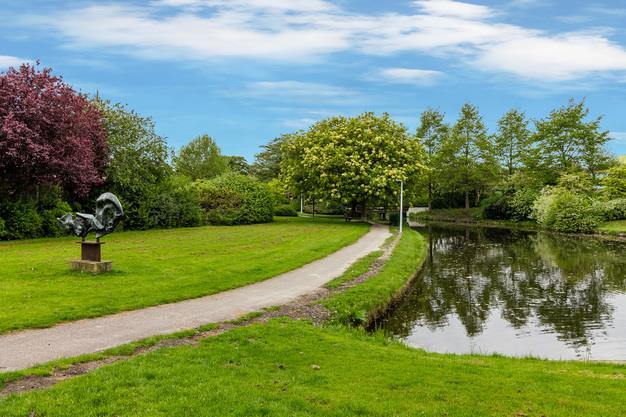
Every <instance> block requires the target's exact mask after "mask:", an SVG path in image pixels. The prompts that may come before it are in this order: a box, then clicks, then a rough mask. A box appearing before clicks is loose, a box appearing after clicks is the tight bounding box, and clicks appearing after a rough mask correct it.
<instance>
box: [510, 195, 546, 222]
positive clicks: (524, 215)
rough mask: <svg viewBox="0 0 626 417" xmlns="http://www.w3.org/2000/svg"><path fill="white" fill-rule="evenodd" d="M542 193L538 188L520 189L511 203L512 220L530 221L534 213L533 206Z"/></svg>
mask: <svg viewBox="0 0 626 417" xmlns="http://www.w3.org/2000/svg"><path fill="white" fill-rule="evenodd" d="M540 195H541V191H539V190H538V189H536V188H530V187H529V188H520V189H518V190H516V191H515V192H514V193H513V197H512V198H511V200H510V201H509V204H510V210H511V218H512V219H513V220H526V219H530V218H531V215H532V212H533V205H534V204H535V201H536V200H537V198H539V196H540Z"/></svg>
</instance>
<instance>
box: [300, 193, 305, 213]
mask: <svg viewBox="0 0 626 417" xmlns="http://www.w3.org/2000/svg"><path fill="white" fill-rule="evenodd" d="M302 213H304V197H303V196H302V194H300V214H302Z"/></svg>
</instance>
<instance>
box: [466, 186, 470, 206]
mask: <svg viewBox="0 0 626 417" xmlns="http://www.w3.org/2000/svg"><path fill="white" fill-rule="evenodd" d="M469 208H470V205H469V190H468V189H467V188H466V189H465V211H469Z"/></svg>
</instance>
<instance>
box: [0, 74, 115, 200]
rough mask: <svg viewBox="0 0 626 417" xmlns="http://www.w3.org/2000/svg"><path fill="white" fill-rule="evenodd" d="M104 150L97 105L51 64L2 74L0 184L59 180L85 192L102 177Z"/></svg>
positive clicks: (22, 188) (28, 185)
mask: <svg viewBox="0 0 626 417" xmlns="http://www.w3.org/2000/svg"><path fill="white" fill-rule="evenodd" d="M106 149H107V144H106V137H105V131H104V129H103V128H102V125H101V114H100V112H99V111H98V109H97V108H96V107H95V106H93V105H92V104H91V103H90V102H89V100H87V99H86V98H85V97H84V96H82V95H80V94H78V93H76V92H75V91H74V90H73V89H72V87H70V86H69V85H68V84H66V83H65V82H64V81H63V80H62V79H61V78H60V77H56V76H54V75H52V70H51V69H50V68H43V69H42V70H39V69H38V68H37V67H35V66H32V65H29V64H24V65H22V66H21V67H20V68H19V69H14V68H9V70H8V71H7V72H6V73H3V74H0V187H2V188H5V189H6V191H8V192H9V193H14V192H18V191H19V192H20V193H24V192H26V193H28V192H29V191H31V190H32V189H33V187H36V186H39V185H42V184H56V185H60V186H62V187H63V188H64V189H65V190H67V191H68V192H69V193H73V194H76V195H79V196H85V195H87V194H88V193H89V191H90V190H91V189H92V188H93V187H94V186H96V185H99V184H102V182H103V181H104V169H105V166H106V164H107V162H108V160H107V157H106V155H107V152H106Z"/></svg>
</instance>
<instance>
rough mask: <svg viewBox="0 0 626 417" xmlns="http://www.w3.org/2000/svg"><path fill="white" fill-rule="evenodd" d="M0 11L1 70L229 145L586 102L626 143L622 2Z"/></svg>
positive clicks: (229, 0)
mask: <svg viewBox="0 0 626 417" xmlns="http://www.w3.org/2000/svg"><path fill="white" fill-rule="evenodd" d="M2 3H3V4H2V10H0V16H1V20H0V22H2V23H0V25H2V31H0V70H2V69H6V68H7V67H8V66H11V65H18V64H19V63H20V62H23V61H35V60H39V61H40V62H41V64H42V65H45V66H50V67H52V68H53V69H54V71H55V73H56V74H60V75H63V77H64V78H65V80H66V81H67V82H69V83H70V84H72V85H74V86H75V87H76V88H77V89H80V90H81V91H83V92H86V93H91V94H93V93H95V92H96V91H98V92H99V94H100V95H101V96H104V97H106V98H109V99H111V100H113V101H118V102H122V103H126V104H128V105H129V106H130V107H131V108H133V109H135V110H137V111H138V112H139V113H141V114H144V115H149V116H152V117H153V118H154V120H155V121H156V124H157V129H158V131H159V133H160V134H162V135H164V136H166V137H167V138H168V141H169V143H170V144H171V145H172V146H175V147H179V146H180V145H182V144H184V143H186V142H187V141H189V140H190V139H191V138H193V137H194V136H196V135H198V134H202V133H208V134H209V135H211V136H213V137H214V138H215V139H216V140H217V142H218V143H219V145H220V146H221V147H222V149H223V151H224V152H225V153H227V154H238V155H243V156H246V157H247V158H249V159H252V157H253V155H254V153H255V152H257V151H258V146H259V145H261V144H264V143H266V142H267V141H269V140H270V139H272V138H273V137H276V136H278V135H279V134H281V133H287V132H291V131H295V130H298V129H301V128H306V127H307V126H309V125H310V124H311V123H313V122H314V121H316V120H319V119H320V118H325V117H328V116H332V115H336V114H343V115H355V114H358V113H361V112H364V111H374V112H377V113H380V112H385V111H386V112H388V113H390V114H391V115H392V116H393V117H394V118H395V119H396V120H398V121H400V122H402V123H404V124H405V125H407V126H408V127H409V128H410V129H411V130H413V129H415V127H416V125H417V119H418V115H419V113H420V112H421V111H422V110H424V109H425V108H426V107H429V106H431V107H435V108H439V109H440V110H442V111H443V112H445V113H446V115H447V118H448V120H449V121H451V122H453V121H454V119H455V118H456V116H457V113H458V110H459V108H460V106H461V104H462V103H463V102H465V101H470V102H472V103H474V104H476V105H478V106H479V108H480V109H481V111H482V113H483V115H484V117H485V121H486V122H487V124H488V126H489V127H490V128H493V127H494V126H495V123H496V121H497V119H498V118H499V117H500V116H501V115H502V113H504V112H505V111H507V110H508V109H509V108H511V107H517V108H520V109H522V110H525V111H526V112H527V114H528V115H529V116H530V117H531V118H541V117H544V116H545V115H546V114H547V113H548V112H549V111H550V109H553V108H555V107H559V106H562V105H564V104H566V103H567V101H568V99H569V98H570V97H574V98H576V99H580V98H583V97H585V98H586V99H587V103H588V105H589V107H590V108H591V111H592V114H593V115H594V116H600V115H604V128H605V129H607V130H609V131H611V132H612V136H613V137H614V138H615V139H614V140H613V141H612V143H611V149H612V150H613V151H614V152H615V153H622V154H623V153H626V112H625V111H624V110H625V109H626V94H625V87H626V32H625V31H626V29H625V28H626V25H624V23H626V1H622V0H619V1H618V0H612V1H609V0H597V1H594V0H508V1H507V0H504V1H487V0H472V1H468V2H457V1H451V0H334V1H331V0H151V1H150V0H146V1H135V2H133V1H122V0H120V1H113V0H112V1H86V0H74V1H68V0H64V1H61V0H23V1H14V2H9V1H6V2H5V1H3V2H2Z"/></svg>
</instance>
